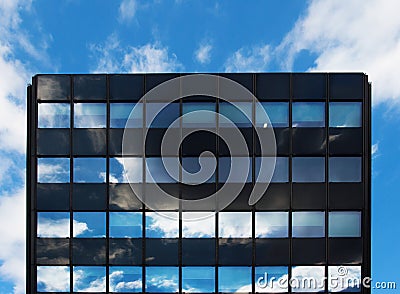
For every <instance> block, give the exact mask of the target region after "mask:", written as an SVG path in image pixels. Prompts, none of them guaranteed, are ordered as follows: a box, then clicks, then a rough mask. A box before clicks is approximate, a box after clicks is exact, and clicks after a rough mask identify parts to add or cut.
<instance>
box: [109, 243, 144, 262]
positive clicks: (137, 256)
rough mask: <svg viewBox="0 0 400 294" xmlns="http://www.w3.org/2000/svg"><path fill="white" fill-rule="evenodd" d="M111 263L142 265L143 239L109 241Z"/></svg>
mask: <svg viewBox="0 0 400 294" xmlns="http://www.w3.org/2000/svg"><path fill="white" fill-rule="evenodd" d="M109 262H110V264H117V265H123V264H125V265H138V264H141V263H142V239H131V238H129V239H128V238H125V239H113V238H111V239H109Z"/></svg>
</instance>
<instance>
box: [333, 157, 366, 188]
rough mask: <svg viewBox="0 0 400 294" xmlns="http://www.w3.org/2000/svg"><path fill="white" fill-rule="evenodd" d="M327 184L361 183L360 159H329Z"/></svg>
mask: <svg viewBox="0 0 400 294" xmlns="http://www.w3.org/2000/svg"><path fill="white" fill-rule="evenodd" d="M329 182H361V157H330V158H329Z"/></svg>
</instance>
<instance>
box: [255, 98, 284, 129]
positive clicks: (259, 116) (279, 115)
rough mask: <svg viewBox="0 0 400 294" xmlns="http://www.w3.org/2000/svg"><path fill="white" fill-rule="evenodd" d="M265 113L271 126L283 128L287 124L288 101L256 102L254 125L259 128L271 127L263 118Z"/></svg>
mask: <svg viewBox="0 0 400 294" xmlns="http://www.w3.org/2000/svg"><path fill="white" fill-rule="evenodd" d="M263 110H264V111H265V112H266V113H267V115H268V118H269V120H270V123H271V124H272V127H275V128H285V127H288V126H289V103H287V102H260V103H256V126H257V127H261V128H267V127H271V126H270V125H268V122H267V121H266V120H263V118H264V117H265V114H264V113H263Z"/></svg>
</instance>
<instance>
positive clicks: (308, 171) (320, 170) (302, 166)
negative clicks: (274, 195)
mask: <svg viewBox="0 0 400 294" xmlns="http://www.w3.org/2000/svg"><path fill="white" fill-rule="evenodd" d="M292 172H293V175H292V180H293V182H297V183H321V182H324V181H325V158H324V157H293V158H292Z"/></svg>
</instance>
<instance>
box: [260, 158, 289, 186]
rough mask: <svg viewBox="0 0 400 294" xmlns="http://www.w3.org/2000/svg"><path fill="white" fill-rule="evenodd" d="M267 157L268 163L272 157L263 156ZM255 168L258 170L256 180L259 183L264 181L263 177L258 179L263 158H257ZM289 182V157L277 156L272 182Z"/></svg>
mask: <svg viewBox="0 0 400 294" xmlns="http://www.w3.org/2000/svg"><path fill="white" fill-rule="evenodd" d="M263 158H264V159H266V160H267V161H266V162H267V163H268V162H269V161H270V160H271V159H272V158H270V157H263ZM255 164H256V166H255V170H256V180H257V181H258V182H259V183H264V181H263V179H258V178H257V177H258V173H259V170H260V165H261V158H260V157H256V158H255ZM287 182H289V158H287V157H276V159H275V170H274V174H273V176H272V178H271V183H287Z"/></svg>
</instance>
